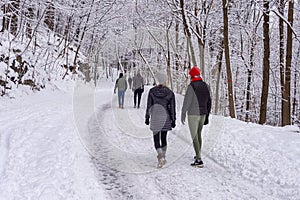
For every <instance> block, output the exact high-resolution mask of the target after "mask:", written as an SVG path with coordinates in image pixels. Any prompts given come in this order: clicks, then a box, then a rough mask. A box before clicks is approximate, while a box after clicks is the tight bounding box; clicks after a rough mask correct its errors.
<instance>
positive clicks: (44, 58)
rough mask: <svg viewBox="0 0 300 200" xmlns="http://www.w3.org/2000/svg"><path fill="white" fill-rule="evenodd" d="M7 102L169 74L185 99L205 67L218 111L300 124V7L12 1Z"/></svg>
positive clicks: (1, 66) (4, 61)
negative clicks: (55, 88) (54, 87)
mask: <svg viewBox="0 0 300 200" xmlns="http://www.w3.org/2000/svg"><path fill="white" fill-rule="evenodd" d="M0 7H1V10H0V14H1V15H0V16H1V20H0V29H1V30H0V31H1V32H0V88H1V96H2V97H3V96H7V97H10V98H14V93H15V92H16V91H17V90H19V89H20V88H28V89H30V90H43V88H45V87H47V84H49V82H52V81H53V80H61V79H63V80H69V79H80V80H84V81H85V82H93V83H94V84H95V85H97V82H98V80H99V79H101V78H107V79H112V80H114V79H115V78H116V74H114V73H113V69H118V70H119V71H123V72H125V74H126V75H127V76H130V75H133V73H135V71H136V70H137V69H141V71H142V72H143V75H144V76H145V77H146V79H147V84H153V82H154V80H153V73H154V72H155V71H157V70H158V69H164V70H166V71H167V74H168V79H169V81H168V83H169V86H170V87H171V88H172V89H173V91H175V92H176V93H179V94H183V92H184V91H185V88H186V85H187V83H188V81H189V80H188V69H189V68H191V67H192V66H199V67H200V68H201V72H202V77H203V79H204V80H205V81H206V82H207V83H209V85H210V89H211V93H212V96H213V109H212V111H213V113H214V114H218V115H224V116H230V117H232V118H237V119H240V120H242V121H246V122H254V123H260V124H270V125H275V126H284V125H290V124H298V125H299V123H300V121H299V119H300V116H299V115H300V105H299V101H300V91H299V88H300V85H299V84H300V81H299V79H300V77H299V76H300V72H299V69H300V68H299V63H300V62H299V61H300V56H299V54H300V38H299V34H300V33H299V30H300V20H299V17H300V1H297V0H294V1H293V0H274V1H270V0H262V1H257V0H250V1H248V0H247V1H244V0H239V1H235V0H227V1H226V0H223V1H222V2H221V1H216V0H201V1H200V0H193V1H192V0H134V1H127V0H101V1H96V0H89V1H80V0H76V1H65V0H64V1H62V0H55V1H54V0H39V1H34V0H32V1H25V0H10V1H8V0H4V1H1V3H0Z"/></svg>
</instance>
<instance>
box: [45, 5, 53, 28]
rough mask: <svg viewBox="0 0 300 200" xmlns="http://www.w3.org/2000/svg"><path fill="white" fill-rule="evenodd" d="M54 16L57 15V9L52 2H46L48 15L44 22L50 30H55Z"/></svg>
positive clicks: (46, 14)
mask: <svg viewBox="0 0 300 200" xmlns="http://www.w3.org/2000/svg"><path fill="white" fill-rule="evenodd" d="M54 15H55V8H54V5H53V3H52V2H50V1H47V2H46V13H45V19H44V22H45V24H47V26H48V28H49V29H50V30H52V31H53V30H54Z"/></svg>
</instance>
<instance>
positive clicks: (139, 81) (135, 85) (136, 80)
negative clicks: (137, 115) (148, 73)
mask: <svg viewBox="0 0 300 200" xmlns="http://www.w3.org/2000/svg"><path fill="white" fill-rule="evenodd" d="M132 90H133V92H134V107H135V108H136V107H137V108H140V103H141V97H142V93H143V92H144V79H143V77H142V76H141V73H140V71H139V70H138V71H137V73H136V75H135V76H134V77H133V79H132Z"/></svg>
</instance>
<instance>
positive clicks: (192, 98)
mask: <svg viewBox="0 0 300 200" xmlns="http://www.w3.org/2000/svg"><path fill="white" fill-rule="evenodd" d="M189 74H190V76H191V83H190V84H189V86H188V88H187V91H186V93H185V96H184V101H183V106H182V109H181V122H182V124H184V123H185V118H186V113H187V114H188V124H189V129H190V133H191V136H192V139H193V146H194V150H195V154H196V156H195V157H194V159H195V161H194V162H193V163H192V164H191V166H195V167H203V161H202V159H201V147H202V138H201V132H202V128H203V125H205V124H208V117H209V113H210V109H211V97H210V92H209V88H208V85H207V84H206V83H205V82H204V81H203V80H202V78H201V76H200V69H199V68H198V67H193V68H192V69H191V70H190V72H189Z"/></svg>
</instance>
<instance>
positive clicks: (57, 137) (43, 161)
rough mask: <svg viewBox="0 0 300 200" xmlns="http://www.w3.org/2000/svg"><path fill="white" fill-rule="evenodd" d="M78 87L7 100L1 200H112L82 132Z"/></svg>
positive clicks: (1, 133) (0, 133) (2, 115)
mask: <svg viewBox="0 0 300 200" xmlns="http://www.w3.org/2000/svg"><path fill="white" fill-rule="evenodd" d="M72 87H73V84H72V83H71V82H70V83H63V84H57V88H60V89H58V90H57V89H56V90H53V88H48V89H46V90H44V91H41V92H39V93H35V94H32V95H30V96H23V98H17V99H11V100H7V101H3V100H2V101H1V104H2V105H3V107H2V108H1V112H0V120H1V126H0V138H1V144H0V145H1V146H0V150H1V151H0V173H1V179H0V199H1V200H2V199H3V200H12V199H43V200H45V199H47V200H53V199H55V200H56V199H62V200H65V199H70V200H71V199H72V200H74V199H78V200H81V199H105V198H106V194H105V192H104V190H103V189H102V187H101V185H99V183H98V181H97V179H96V178H95V174H94V173H95V168H94V166H93V164H92V163H91V160H90V156H89V155H88V153H87V152H86V151H85V149H84V148H83V146H82V144H81V143H80V140H79V138H78V134H77V132H76V126H75V124H74V122H73V111H72V95H71V94H72V90H71V89H72Z"/></svg>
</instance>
